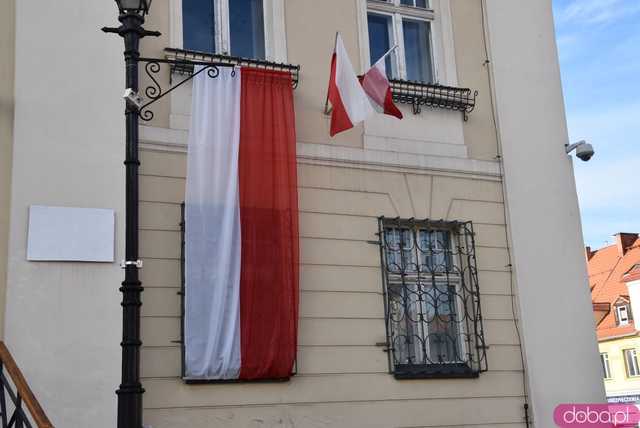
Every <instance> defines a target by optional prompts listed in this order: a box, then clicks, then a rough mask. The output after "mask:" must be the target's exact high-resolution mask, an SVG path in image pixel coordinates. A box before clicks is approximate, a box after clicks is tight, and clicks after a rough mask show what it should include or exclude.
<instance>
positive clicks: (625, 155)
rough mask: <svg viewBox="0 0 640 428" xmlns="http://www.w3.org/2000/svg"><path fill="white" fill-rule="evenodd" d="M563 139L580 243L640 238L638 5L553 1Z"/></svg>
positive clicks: (613, 0) (630, 1) (635, 0)
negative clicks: (569, 145) (581, 152)
mask: <svg viewBox="0 0 640 428" xmlns="http://www.w3.org/2000/svg"><path fill="white" fill-rule="evenodd" d="M553 3H554V15H555V22H556V37H557V41H558V51H559V52H558V53H559V55H560V68H561V73H562V85H563V90H564V97H565V105H566V111H567V122H568V125H569V137H570V140H571V141H572V142H575V141H577V140H580V139H586V140H587V141H589V142H590V143H592V144H593V145H594V148H595V150H596V155H595V156H594V157H593V158H592V159H591V161H589V162H582V161H580V160H577V159H576V160H575V161H574V165H575V172H576V182H577V187H578V196H579V199H580V209H581V212H582V227H583V231H584V238H585V243H586V244H587V245H591V246H592V247H593V248H599V247H601V246H603V245H605V244H606V243H607V242H608V243H612V242H613V238H612V237H611V235H613V234H614V233H617V232H640V150H639V149H640V0H554V1H553Z"/></svg>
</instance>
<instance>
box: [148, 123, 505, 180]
mask: <svg viewBox="0 0 640 428" xmlns="http://www.w3.org/2000/svg"><path fill="white" fill-rule="evenodd" d="M187 138H188V132H187V131H186V130H177V129H168V128H158V127H153V126H141V127H140V147H141V148H142V149H144V150H152V151H159V152H174V153H186V151H187ZM297 152H298V159H299V160H302V161H307V162H311V163H322V164H334V165H338V164H339V165H342V166H345V165H350V166H352V167H373V168H376V169H384V170H402V171H405V172H406V171H407V170H410V171H411V172H413V173H426V172H428V173H430V174H445V175H451V174H453V175H464V176H466V177H469V176H475V177H477V178H478V179H485V180H486V179H499V178H500V168H499V164H498V162H496V161H487V160H478V159H468V158H464V157H454V156H435V155H424V154H416V153H401V152H392V151H383V150H372V149H363V148H358V147H345V146H337V145H335V144H320V143H311V142H304V141H298V144H297Z"/></svg>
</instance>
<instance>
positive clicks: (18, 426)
mask: <svg viewBox="0 0 640 428" xmlns="http://www.w3.org/2000/svg"><path fill="white" fill-rule="evenodd" d="M7 374H8V375H9V377H7ZM7 396H8V397H9V402H7ZM25 408H26V409H25ZM25 410H27V411H26V412H25ZM0 422H1V423H2V428H14V427H15V428H32V427H34V424H35V427H37V428H53V424H52V423H51V422H50V421H49V418H47V415H46V414H45V413H44V410H42V407H41V406H40V403H38V400H36V397H35V396H34V395H33V392H32V391H31V388H29V385H28V384H27V381H26V380H25V378H24V376H23V375H22V372H21V371H20V369H19V368H18V366H17V364H16V362H15V361H14V359H13V357H12V356H11V353H10V352H9V350H8V349H7V347H6V345H5V344H4V342H2V341H0Z"/></svg>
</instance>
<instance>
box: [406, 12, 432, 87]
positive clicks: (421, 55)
mask: <svg viewBox="0 0 640 428" xmlns="http://www.w3.org/2000/svg"><path fill="white" fill-rule="evenodd" d="M402 30H403V32H404V54H405V57H406V62H407V79H408V80H417V81H419V82H426V83H431V82H432V81H433V73H432V68H431V49H430V48H429V46H430V44H431V43H430V40H429V38H430V37H429V24H428V23H426V22H424V21H412V20H408V19H404V20H403V21H402Z"/></svg>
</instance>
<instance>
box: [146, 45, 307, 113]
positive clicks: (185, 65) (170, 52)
mask: <svg viewBox="0 0 640 428" xmlns="http://www.w3.org/2000/svg"><path fill="white" fill-rule="evenodd" d="M139 61H140V62H141V63H144V72H145V74H146V75H147V77H148V78H149V80H150V81H151V83H150V84H149V85H148V86H147V87H146V88H144V90H143V92H142V93H143V95H144V97H146V101H143V102H142V103H141V105H140V106H139V107H138V116H139V117H140V119H142V120H143V121H146V122H148V121H150V120H152V119H153V117H154V113H153V111H152V110H150V108H149V107H150V106H151V105H153V104H154V103H156V102H157V101H158V100H160V99H161V98H163V97H164V96H165V95H167V94H169V93H171V92H173V91H174V90H175V89H177V88H178V87H180V86H182V85H184V84H185V83H187V82H189V81H190V80H191V79H193V78H194V77H195V76H197V75H198V74H200V73H205V72H206V73H207V75H208V76H209V77H210V78H212V79H215V78H216V77H218V75H219V73H220V68H221V67H235V66H248V67H254V68H260V69H263V70H273V71H285V72H289V73H291V82H292V85H293V88H294V89H295V88H296V87H297V86H298V79H299V76H300V66H299V65H291V64H283V63H277V62H270V61H262V60H255V59H249V58H239V57H233V56H227V55H218V54H208V53H205V52H196V51H188V50H183V49H173V48H166V49H165V58H164V59H162V58H145V57H141V58H140V59H139ZM163 65H168V66H169V85H170V86H169V88H167V89H164V88H163V87H162V85H161V84H160V82H159V75H160V72H161V70H162V68H163V67H162V66H163ZM198 65H199V66H202V68H200V69H199V70H198V71H196V72H194V68H195V66H198ZM174 74H179V75H182V76H184V77H183V78H181V79H180V81H179V82H177V83H175V84H174V82H173V79H174V77H173V75H174Z"/></svg>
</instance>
